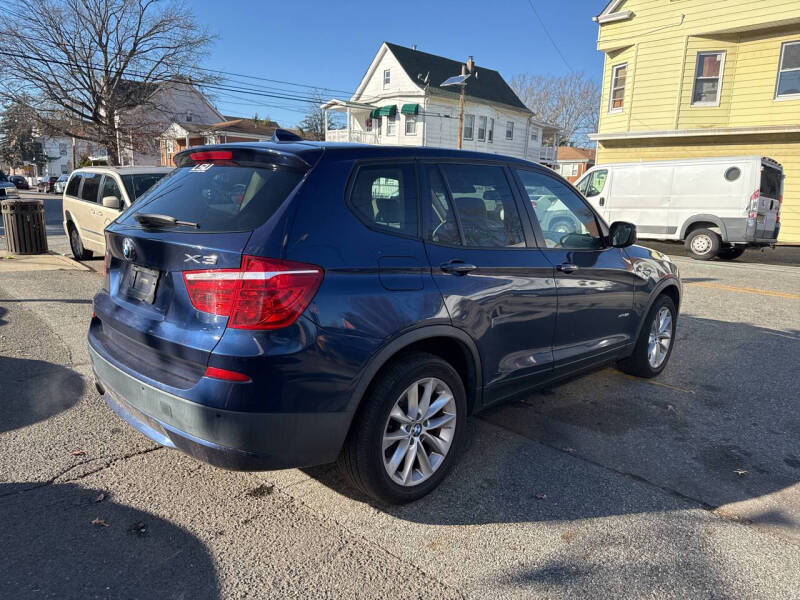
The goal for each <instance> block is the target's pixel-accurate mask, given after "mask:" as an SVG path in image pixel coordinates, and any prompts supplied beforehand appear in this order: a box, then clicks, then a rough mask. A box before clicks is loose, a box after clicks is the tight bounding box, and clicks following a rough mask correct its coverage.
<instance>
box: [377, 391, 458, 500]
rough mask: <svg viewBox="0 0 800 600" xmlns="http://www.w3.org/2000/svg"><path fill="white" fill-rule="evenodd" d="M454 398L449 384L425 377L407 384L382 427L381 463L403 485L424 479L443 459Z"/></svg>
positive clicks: (453, 426) (450, 436)
mask: <svg viewBox="0 0 800 600" xmlns="http://www.w3.org/2000/svg"><path fill="white" fill-rule="evenodd" d="M455 429H456V402H455V398H454V397H453V392H452V390H451V389H450V387H449V386H448V385H447V384H446V383H445V382H444V381H442V380H441V379H437V378H435V377H428V378H425V379H419V380H417V381H415V382H414V383H412V384H411V385H410V386H408V387H407V388H406V389H405V390H404V391H403V393H402V394H400V397H399V398H398V399H397V401H396V402H395V404H394V406H393V407H392V410H391V411H390V413H389V417H388V418H387V420H386V426H385V427H384V431H383V440H382V452H383V465H384V467H385V469H386V472H387V473H388V475H389V477H390V478H391V480H392V481H393V482H395V483H397V484H399V485H402V486H404V487H410V486H415V485H419V484H420V483H422V482H424V481H427V480H428V479H429V478H430V477H431V476H432V475H433V474H434V473H435V472H436V470H437V469H438V468H439V467H440V466H441V465H442V463H443V462H444V459H445V457H446V456H447V453H448V452H449V451H450V447H451V445H452V443H453V439H454V437H455Z"/></svg>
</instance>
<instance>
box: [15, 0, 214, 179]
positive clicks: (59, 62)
mask: <svg viewBox="0 0 800 600" xmlns="http://www.w3.org/2000/svg"><path fill="white" fill-rule="evenodd" d="M8 4H9V5H8V6H7V9H6V10H4V13H5V14H6V18H7V19H9V18H10V20H12V21H13V22H14V23H15V25H14V28H13V29H8V28H7V29H6V31H5V32H4V34H3V43H2V45H0V72H2V73H3V77H2V78H0V100H2V101H4V102H6V103H9V102H13V103H21V102H25V103H27V104H28V105H29V106H30V107H31V108H32V109H33V111H34V114H35V115H36V119H37V120H38V121H39V122H40V124H41V125H43V126H45V127H46V128H47V129H49V130H51V131H55V132H58V133H60V134H62V135H69V136H72V137H76V138H79V139H84V140H90V141H95V142H99V143H100V144H102V145H103V146H105V148H106V150H107V151H108V158H109V162H111V163H112V164H118V163H119V147H120V139H122V140H124V143H125V144H130V145H135V144H138V143H143V142H146V141H147V140H148V139H150V138H152V135H153V132H152V131H147V126H146V124H143V123H142V122H141V121H140V120H137V119H125V118H124V113H125V112H126V111H128V110H130V109H132V108H133V107H141V106H142V105H143V104H145V103H147V102H148V98H150V96H151V95H152V91H153V89H154V87H155V86H156V85H158V84H160V83H163V82H173V81H182V82H187V81H191V82H194V83H202V82H204V81H206V80H207V76H206V75H204V72H203V71H202V70H200V69H199V68H197V64H198V62H199V61H200V60H201V59H202V57H203V54H204V52H205V50H206V48H207V47H208V45H209V43H210V42H211V40H212V39H213V36H211V35H210V34H209V33H208V32H207V31H206V30H205V29H203V28H201V27H199V26H198V24H197V23H196V21H195V19H194V16H193V15H192V13H191V12H190V10H189V9H188V8H186V7H185V6H184V5H183V4H182V3H180V2H170V1H161V0H8ZM26 97H27V99H26Z"/></svg>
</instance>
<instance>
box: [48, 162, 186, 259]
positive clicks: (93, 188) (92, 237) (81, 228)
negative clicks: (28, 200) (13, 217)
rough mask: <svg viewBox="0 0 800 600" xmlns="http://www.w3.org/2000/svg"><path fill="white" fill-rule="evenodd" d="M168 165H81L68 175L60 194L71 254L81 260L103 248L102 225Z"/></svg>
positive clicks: (120, 210)
mask: <svg viewBox="0 0 800 600" xmlns="http://www.w3.org/2000/svg"><path fill="white" fill-rule="evenodd" d="M171 170H172V168H171V167H85V168H82V169H76V170H75V171H73V172H72V174H71V175H70V176H69V180H68V182H67V186H66V189H65V190H64V196H63V198H62V213H63V217H64V231H65V232H66V234H67V237H68V238H69V245H70V248H71V249H72V254H73V255H74V256H75V258H77V259H78V260H85V259H87V258H90V257H91V256H92V253H94V252H97V253H99V254H104V253H105V251H106V243H105V237H104V236H103V229H105V227H106V225H108V224H109V223H111V221H113V220H114V219H116V218H117V217H118V216H119V214H120V213H121V212H122V211H123V210H125V209H126V208H128V207H129V206H130V205H131V204H133V203H134V202H135V201H136V200H138V199H139V198H141V197H142V196H143V195H144V194H145V192H147V190H149V189H150V188H151V187H152V186H153V185H155V184H156V183H157V182H158V181H159V180H160V179H161V178H162V177H164V175H166V174H167V173H169V172H170V171H171Z"/></svg>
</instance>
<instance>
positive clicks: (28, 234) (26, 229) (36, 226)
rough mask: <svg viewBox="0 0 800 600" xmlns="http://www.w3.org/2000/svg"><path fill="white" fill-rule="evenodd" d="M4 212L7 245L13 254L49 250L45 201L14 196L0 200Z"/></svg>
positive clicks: (0, 206) (40, 252)
mask: <svg viewBox="0 0 800 600" xmlns="http://www.w3.org/2000/svg"><path fill="white" fill-rule="evenodd" d="M0 211H2V213H3V228H4V229H5V236H6V246H8V251H9V252H11V253H12V254H44V253H45V252H47V230H46V229H45V225H44V202H43V201H42V200H35V199H34V200H22V199H20V198H12V199H8V200H3V201H2V202H0Z"/></svg>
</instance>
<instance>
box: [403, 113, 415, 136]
mask: <svg viewBox="0 0 800 600" xmlns="http://www.w3.org/2000/svg"><path fill="white" fill-rule="evenodd" d="M416 134H417V116H416V115H406V135H416Z"/></svg>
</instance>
